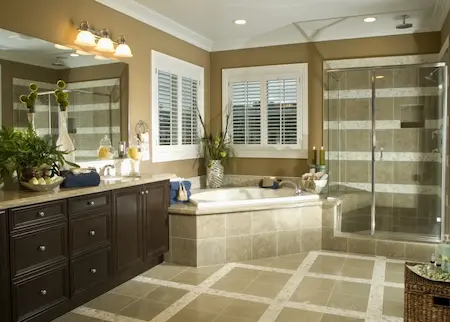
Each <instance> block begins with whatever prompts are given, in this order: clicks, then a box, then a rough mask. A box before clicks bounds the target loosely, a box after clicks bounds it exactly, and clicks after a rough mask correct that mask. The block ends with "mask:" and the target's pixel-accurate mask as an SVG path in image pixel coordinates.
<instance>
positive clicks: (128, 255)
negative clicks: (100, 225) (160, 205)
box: [113, 186, 144, 274]
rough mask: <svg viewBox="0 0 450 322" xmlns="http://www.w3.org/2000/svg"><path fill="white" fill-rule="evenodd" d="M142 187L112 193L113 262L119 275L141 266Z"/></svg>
mask: <svg viewBox="0 0 450 322" xmlns="http://www.w3.org/2000/svg"><path fill="white" fill-rule="evenodd" d="M141 193H143V190H142V186H137V187H131V188H125V189H120V190H116V191H114V195H113V202H114V252H115V254H114V257H115V259H114V261H115V270H116V271H118V273H119V274H121V273H122V272H126V271H127V269H133V268H134V267H135V266H136V265H140V264H143V262H144V260H143V258H144V251H143V223H144V221H143V217H142V213H143V212H142V200H143V198H142V194H141Z"/></svg>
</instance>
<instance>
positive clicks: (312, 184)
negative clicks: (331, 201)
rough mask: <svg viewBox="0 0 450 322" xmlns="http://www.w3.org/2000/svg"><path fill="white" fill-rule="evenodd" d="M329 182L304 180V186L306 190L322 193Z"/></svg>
mask: <svg viewBox="0 0 450 322" xmlns="http://www.w3.org/2000/svg"><path fill="white" fill-rule="evenodd" d="M327 183H328V180H302V188H303V190H305V191H308V192H311V193H316V194H320V193H321V192H322V190H323V188H325V186H326V185H327Z"/></svg>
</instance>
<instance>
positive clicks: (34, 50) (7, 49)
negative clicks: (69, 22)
mask: <svg viewBox="0 0 450 322" xmlns="http://www.w3.org/2000/svg"><path fill="white" fill-rule="evenodd" d="M73 52H75V50H61V49H57V48H55V45H54V44H52V43H50V42H47V41H45V40H42V39H37V38H33V37H28V36H25V35H21V34H18V33H15V32H12V31H9V30H5V29H0V59H4V60H10V61H15V62H19V63H24V64H30V65H35V66H41V67H47V68H52V69H64V68H75V67H83V66H94V65H101V64H108V63H111V62H113V61H111V60H97V59H94V56H92V55H89V56H78V57H72V56H70V53H73ZM58 58H59V60H60V61H61V62H62V63H63V64H64V65H63V66H54V65H53V63H54V62H55V61H56V60H57V59H58Z"/></svg>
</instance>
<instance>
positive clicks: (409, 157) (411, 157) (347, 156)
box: [326, 151, 441, 162]
mask: <svg viewBox="0 0 450 322" xmlns="http://www.w3.org/2000/svg"><path fill="white" fill-rule="evenodd" d="M326 158H327V160H337V161H339V160H340V161H372V152H369V151H368V152H346V151H341V152H334V151H330V152H326ZM380 159H381V153H380V152H375V161H378V160H380ZM383 161H412V162H441V156H440V154H439V153H421V152H383Z"/></svg>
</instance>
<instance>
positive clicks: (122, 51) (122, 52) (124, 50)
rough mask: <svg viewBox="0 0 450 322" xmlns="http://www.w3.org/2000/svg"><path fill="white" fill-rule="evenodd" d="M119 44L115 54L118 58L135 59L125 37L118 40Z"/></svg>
mask: <svg viewBox="0 0 450 322" xmlns="http://www.w3.org/2000/svg"><path fill="white" fill-rule="evenodd" d="M117 43H118V44H119V45H118V46H117V48H116V52H115V53H114V56H116V57H133V54H132V53H131V49H130V47H129V46H128V45H127V43H126V41H125V38H124V37H123V36H120V38H119V39H118V40H117Z"/></svg>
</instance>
